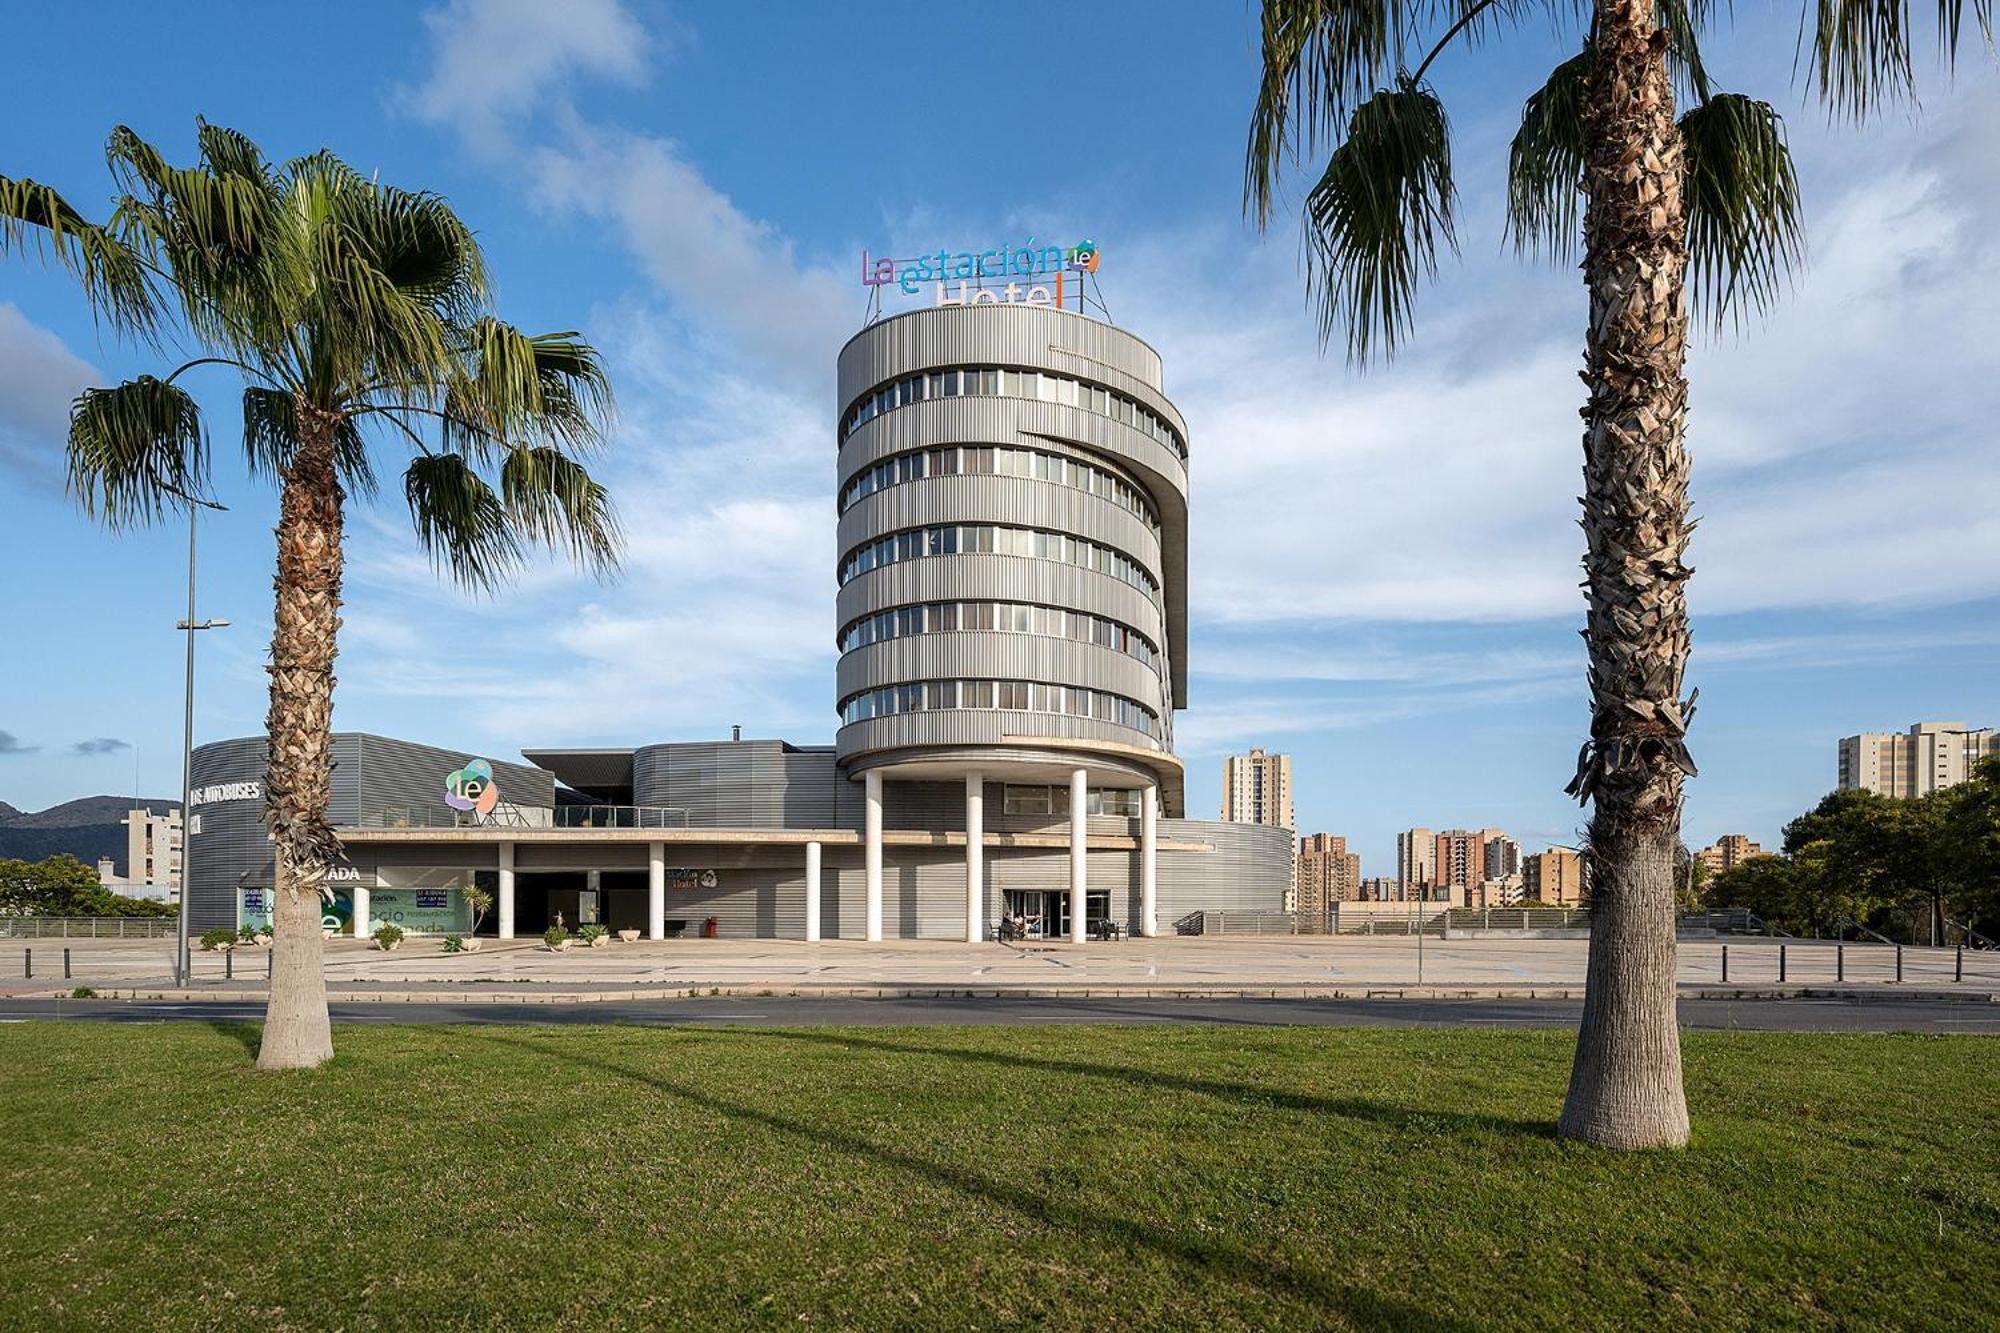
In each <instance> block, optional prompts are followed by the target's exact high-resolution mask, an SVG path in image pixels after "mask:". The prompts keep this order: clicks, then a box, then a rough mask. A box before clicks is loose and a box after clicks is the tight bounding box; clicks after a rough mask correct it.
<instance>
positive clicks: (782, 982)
mask: <svg viewBox="0 0 2000 1333" xmlns="http://www.w3.org/2000/svg"><path fill="white" fill-rule="evenodd" d="M1783 943H1784V945H1785V949H1784V978H1783V980H1782V981H1781V980H1780V977H1779V942H1777V941H1765V940H1746V941H1736V940H1731V941H1726V942H1724V941H1714V940H1691V941H1687V942H1684V943H1683V944H1682V946H1681V949H1680V975H1679V981H1680V985H1681V989H1682V993H1683V994H1686V995H1726V996H1730V997H1740V998H1753V997H1767V996H1773V995H1822V996H1827V995H1842V996H1853V997H1857V998H1858V997H1862V996H1866V995H1870V994H1891V993H1893V994H1898V995H1911V994H1915V993H1926V994H1934V995H1948V996H1952V997H1955V998H1962V999H1969V1000H1980V999H1993V998H1994V997H1995V996H1996V995H2000V954H1993V953H1967V954H1966V955H1965V956H1964V959H1963V964H1962V966H1963V978H1962V980H1961V979H1958V977H1959V968H1960V966H1961V964H1960V960H1959V959H1958V957H1957V956H1956V954H1955V953H1954V951H1952V950H1947V949H1918V948H1905V949H1904V950H1903V951H1902V980H1901V982H1900V983H1898V982H1897V980H1896V956H1895V955H1896V951H1895V950H1894V949H1893V948H1890V947H1888V946H1885V945H1874V944H1870V945H1854V944H1850V945H1848V946H1846V948H1845V949H1844V950H1841V951H1836V949H1835V947H1834V946H1833V945H1831V944H1819V943H1814V942H1810V941H1784V942H1783ZM65 944H67V946H68V948H69V950H70V975H69V977H68V978H67V979H65V977H64V976H63V958H62V950H63V946H64V945H65ZM1725 944H1726V947H1727V949H1728V959H1729V973H1728V977H1727V979H1726V980H1725V979H1724V977H1723V975H1722V958H1723V949H1724V947H1725ZM25 947H32V948H33V949H34V959H33V965H34V973H35V975H34V976H33V977H32V978H27V977H24V976H22V975H21V973H22V970H23V964H24V959H23V956H22V953H21V949H22V948H25ZM1417 952H1418V951H1417V945H1416V941H1415V940H1414V939H1396V938H1385V937H1380V936H1377V937H1366V936H1291V937H1278V938H1228V937H1220V938H1214V937H1209V938H1202V937H1196V938H1182V937H1168V938H1162V939H1155V940H1128V941H1124V942H1122V943H1111V944H1096V943H1093V944H1083V945H1072V944H1066V943H1039V942H1034V943H1029V944H1027V945H1012V944H1004V945H1003V944H997V943H987V944H977V945H968V944H964V943H954V942H950V941H931V940H894V941H885V942H882V943H879V944H868V943H864V942H860V941H853V940H830V941H825V942H822V943H817V944H806V943H803V942H800V941H795V940H666V941H660V942H657V943H655V942H640V943H634V944H618V943H614V944H611V945H609V946H607V947H603V948H598V949H587V948H573V949H571V950H569V951H567V952H564V953H551V952H549V951H548V950H547V949H545V948H543V947H542V946H541V944H540V942H539V941H529V940H514V941H509V942H507V943H504V944H503V943H501V942H499V941H496V940H487V941H485V942H484V945H483V947H482V948H481V949H480V951H479V952H477V953H469V954H446V953H443V952H442V951H441V950H440V949H439V948H438V945H437V942H436V941H433V940H427V939H421V938H415V937H413V938H411V939H410V940H408V941H406V942H405V943H404V945H403V947H402V948H400V949H397V950H395V951H393V952H389V953H384V952H381V951H380V950H377V949H375V948H374V947H373V946H372V945H370V944H368V943H366V942H360V943H357V942H355V941H352V940H331V941H329V942H328V946H327V957H326V979H327V986H328V989H329V992H330V993H331V994H332V995H333V996H334V998H336V999H339V1000H380V1001H385V1002H395V1001H406V1000H412V999H435V998H437V997H438V996H439V994H441V993H449V994H450V995H451V996H452V998H454V999H461V1000H470V999H494V1000H506V1001H511V1002H516V1003H518V1002H528V1001H533V1002H543V1001H564V1002H572V1001H588V1000H593V999H654V998H682V997H686V996H689V995H708V994H717V995H788V996H829V997H832V996H840V997H857V996H919V997H923V996H968V995H977V996H1008V997H1024V998H1042V997H1052V996H1079V997H1081V996H1092V997H1119V996H1123V997H1140V996H1157V997H1161V998H1183V997H1187V998H1193V997H1220V996H1229V997H1239V996H1279V997H1291V998H1298V997H1326V998H1348V997H1353V998H1364V997H1382V996H1409V997H1419V996H1421V997H1425V998H1457V997H1468V996H1493V997H1507V998H1529V997H1533V998H1544V999H1547V998H1558V999H1559V998H1581V997H1582V994H1583V982H1584V971H1585V966H1586V962H1587V958H1588V944H1587V942H1586V941H1582V940H1529V939H1486V940H1452V941H1449V942H1440V941H1438V940H1435V939H1427V940H1425V941H1424V945H1423V958H1422V969H1421V975H1420V974H1419V965H1418V957H1417ZM268 958H269V955H268V951H266V950H262V949H255V948H249V949H244V950H241V951H239V952H237V953H236V954H235V955H234V957H233V958H232V959H224V958H223V957H222V956H221V955H219V954H199V953H198V954H196V955H195V960H194V963H195V966H194V975H193V979H192V982H193V984H191V985H190V986H188V987H186V988H182V989H176V988H175V987H174V986H173V984H172V956H171V953H170V952H169V945H168V943H167V942H165V941H151V940H149V941H118V940H96V941H93V940H71V941H62V940H37V941H24V942H17V941H7V942H5V944H4V945H0V969H4V970H5V971H7V972H9V973H12V975H11V976H10V977H8V978H7V980H5V981H4V982H0V995H6V996H30V995H35V996H46V995H58V994H68V993H69V991H70V989H71V988H73V987H76V986H89V987H91V988H92V989H94V990H96V991H98V992H99V993H100V994H104V995H107V996H144V997H147V998H185V997H201V998H215V997H217V996H222V995H230V996H237V995H241V996H248V995H262V994H263V993H264V977H265V968H266V967H267V965H268ZM227 971H233V972H234V977H233V979H228V980H226V979H225V973H226V972H227Z"/></svg>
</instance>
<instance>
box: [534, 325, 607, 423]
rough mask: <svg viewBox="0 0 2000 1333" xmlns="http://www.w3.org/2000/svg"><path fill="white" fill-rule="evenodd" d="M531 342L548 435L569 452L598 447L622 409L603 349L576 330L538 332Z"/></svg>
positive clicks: (543, 417)
mask: <svg viewBox="0 0 2000 1333" xmlns="http://www.w3.org/2000/svg"><path fill="white" fill-rule="evenodd" d="M528 341H529V342H530V343H531V344H533V346H534V349H535V378H536V379H537V380H539V381H540V382H541V386H542V421H541V425H542V434H543V435H544V436H545V437H546V438H550V439H554V440H556V441H557V442H558V443H560V444H561V445H563V447H565V448H567V449H571V450H577V449H592V448H595V447H596V446H597V445H598V444H599V443H601V442H602V441H603V438H604V432H605V429H606V427H608V426H609V425H610V422H611V419H612V417H613V415H614V414H615V413H616V410H617V409H616V406H615V405H614V403H613V402H612V397H611V378H610V376H608V375H606V374H605V372H604V363H603V362H602V361H600V360H599V359H598V355H597V349H596V348H594V347H592V346H591V345H590V344H589V343H587V342H585V341H584V340H583V335H582V334H580V333H577V332H576V331H575V330H573V329H572V330H570V331H569V332H566V333H538V334H536V335H534V336H533V337H531V338H530V339H529V340H528Z"/></svg>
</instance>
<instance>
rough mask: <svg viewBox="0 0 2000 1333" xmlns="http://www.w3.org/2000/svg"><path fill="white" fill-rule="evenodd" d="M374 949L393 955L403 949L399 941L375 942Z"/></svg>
mask: <svg viewBox="0 0 2000 1333" xmlns="http://www.w3.org/2000/svg"><path fill="white" fill-rule="evenodd" d="M375 947H376V948H378V949H380V950H381V951H382V952H383V953H394V952H396V950H398V949H400V948H402V947H403V942H402V941H401V940H376V941H375Z"/></svg>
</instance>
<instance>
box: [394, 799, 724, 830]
mask: <svg viewBox="0 0 2000 1333" xmlns="http://www.w3.org/2000/svg"><path fill="white" fill-rule="evenodd" d="M361 827H362V828H382V829H403V828H407V829H454V828H531V829H532V828H560V829H626V828H629V829H647V828H659V829H669V828H686V827H688V812H687V811H686V810H685V809H682V808H680V807H678V806H665V805H559V806H556V807H555V808H554V809H552V810H551V809H545V808H541V807H533V806H502V807H500V808H499V809H497V810H495V811H494V812H493V813H492V814H489V815H482V814H478V813H477V812H475V811H470V810H454V809H452V808H451V807H450V806H446V805H385V806H383V807H382V808H381V809H380V810H378V811H376V812H375V813H374V815H373V816H372V817H371V816H367V815H364V816H363V817H362V820H361Z"/></svg>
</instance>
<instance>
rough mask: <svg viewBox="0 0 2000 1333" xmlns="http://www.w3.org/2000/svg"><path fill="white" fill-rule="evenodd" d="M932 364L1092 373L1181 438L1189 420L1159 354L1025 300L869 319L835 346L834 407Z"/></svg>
mask: <svg viewBox="0 0 2000 1333" xmlns="http://www.w3.org/2000/svg"><path fill="white" fill-rule="evenodd" d="M932 366H1020V367H1024V368H1027V369H1034V370H1051V371H1056V372H1058V373H1061V374H1066V375H1074V376H1076V377H1078V378H1080V379H1095V380H1098V381H1099V382H1100V383H1103V384H1104V385H1106V386H1107V387H1110V388H1116V389H1119V390H1121V391H1123V392H1126V393H1129V394H1131V396H1132V397H1134V398H1136V399H1138V400H1139V401H1141V402H1143V403H1145V404H1146V405H1147V406H1148V407H1151V408H1152V409H1153V410H1154V411H1156V412H1158V413H1159V415H1160V416H1162V417H1164V418H1165V419H1166V420H1168V421H1169V422H1171V423H1173V425H1174V427H1175V428H1176V429H1177V430H1179V431H1180V433H1181V438H1182V439H1184V440H1185V439H1186V438H1187V424H1186V423H1185V422H1184V421H1183V420H1182V419H1181V414H1180V412H1179V411H1178V410H1177V409H1176V408H1175V407H1174V405H1173V404H1172V403H1170V402H1168V401H1167V398H1166V395H1165V394H1164V393H1163V392H1162V385H1163V384H1164V380H1163V379H1162V376H1161V371H1160V354H1159V353H1158V352H1155V351H1154V350H1153V349H1152V348H1151V347H1148V346H1147V345H1146V344H1145V343H1144V342H1142V341H1141V340H1140V339H1138V338H1136V337H1134V336H1133V335H1132V334H1130V333H1128V332H1126V331H1125V330H1124V329H1121V328H1119V327H1118V326H1117V325H1115V324H1107V323H1105V322H1104V321H1102V320H1099V319H1093V318H1090V317H1089V316H1087V315H1079V314H1076V313H1075V312H1073V311H1068V310H1053V309H1049V308H1046V307H1036V306H1027V305H983V306H970V307H967V306H944V307H938V308H932V309H923V310H912V311H908V312H906V313H904V314H901V315H893V316H891V317H890V318H888V319H884V320H879V321H877V322H876V323H874V324H871V325H869V326H868V327H867V328H865V329H863V330H862V331H861V332H860V333H857V334H855V335H854V337H852V338H850V339H849V340H848V342H847V345H846V346H845V347H843V348H841V349H840V373H839V403H838V407H837V410H838V411H840V412H843V413H844V412H846V411H847V409H848V407H849V406H851V405H852V404H853V402H854V400H855V399H857V398H859V397H860V396H861V395H862V394H863V393H864V392H866V391H868V390H869V389H872V388H874V387H875V386H876V385H878V384H881V383H882V382H883V381H884V380H890V379H894V378H895V377H896V376H898V375H903V374H907V373H909V372H910V371H912V370H921V369H926V368H929V367H932ZM1093 372H1096V373H1093Z"/></svg>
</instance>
